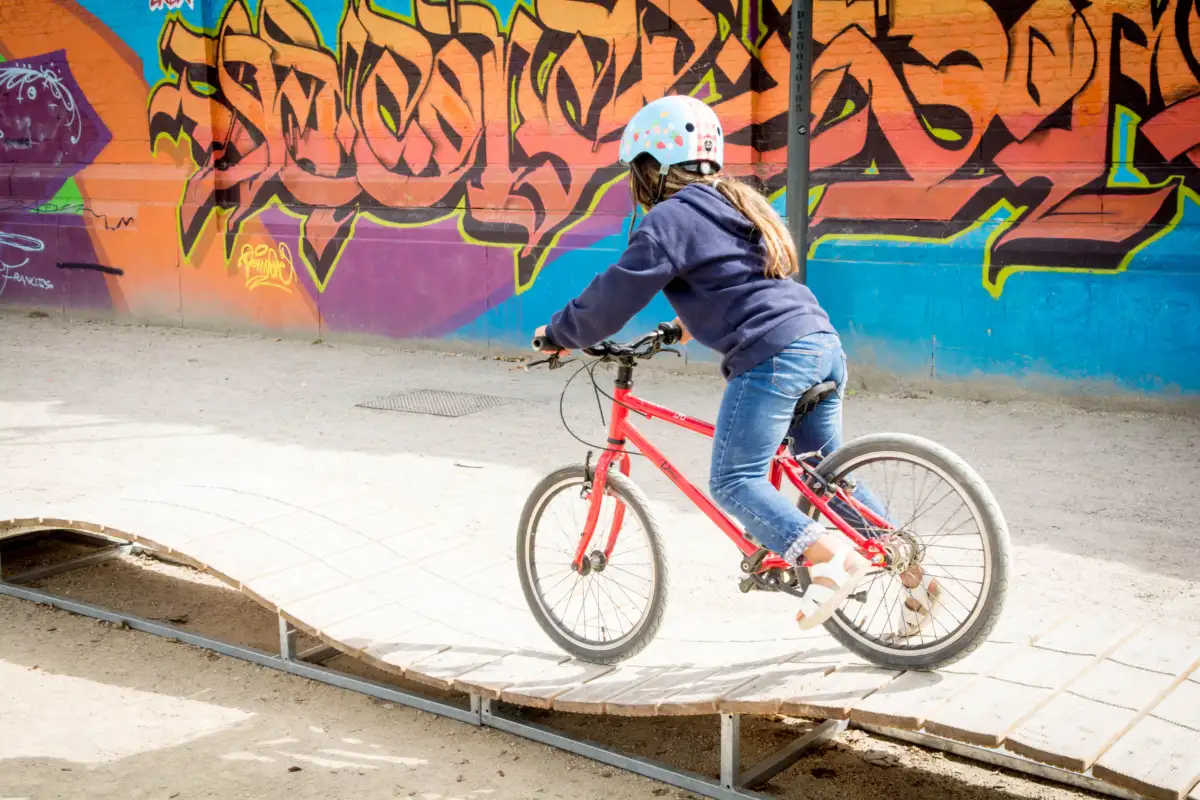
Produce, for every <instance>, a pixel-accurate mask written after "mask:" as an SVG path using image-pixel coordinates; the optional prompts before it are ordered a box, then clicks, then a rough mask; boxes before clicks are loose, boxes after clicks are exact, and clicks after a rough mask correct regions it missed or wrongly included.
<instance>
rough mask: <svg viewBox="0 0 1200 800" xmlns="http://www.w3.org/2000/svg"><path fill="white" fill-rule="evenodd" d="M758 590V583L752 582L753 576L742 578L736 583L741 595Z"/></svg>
mask: <svg viewBox="0 0 1200 800" xmlns="http://www.w3.org/2000/svg"><path fill="white" fill-rule="evenodd" d="M760 588H762V587H760V586H759V585H758V581H756V580H754V577H753V576H751V577H748V578H742V579H741V580H740V581H738V591H740V592H741V593H742V594H749V593H750V592H753V591H757V590H758V589H760Z"/></svg>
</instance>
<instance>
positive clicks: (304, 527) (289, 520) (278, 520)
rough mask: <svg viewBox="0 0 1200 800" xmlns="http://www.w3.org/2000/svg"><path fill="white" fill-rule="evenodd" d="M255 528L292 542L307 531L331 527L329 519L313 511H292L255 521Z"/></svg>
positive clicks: (280, 539)
mask: <svg viewBox="0 0 1200 800" xmlns="http://www.w3.org/2000/svg"><path fill="white" fill-rule="evenodd" d="M253 527H254V529H255V530H257V531H261V532H263V533H265V534H267V535H268V536H274V537H275V538H276V539H278V540H279V541H281V542H289V543H290V542H291V541H292V540H293V539H297V538H299V537H301V536H303V535H305V534H307V533H313V532H314V531H319V530H321V529H322V528H327V527H329V520H327V519H325V518H324V517H320V516H317V515H316V514H313V513H312V512H311V511H304V510H300V511H292V512H291V513H289V514H284V515H282V516H279V517H272V518H271V519H265V520H262V521H261V522H256V523H254V526H253Z"/></svg>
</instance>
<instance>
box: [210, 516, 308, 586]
mask: <svg viewBox="0 0 1200 800" xmlns="http://www.w3.org/2000/svg"><path fill="white" fill-rule="evenodd" d="M188 554H189V555H191V556H192V557H193V558H194V559H196V560H197V561H199V562H200V563H202V564H204V566H205V569H206V570H207V571H208V572H211V573H213V574H215V575H217V576H220V577H223V578H225V580H227V581H228V582H230V583H232V584H233V585H234V586H240V585H242V584H244V583H248V582H251V581H253V580H254V579H255V578H259V577H263V576H265V575H270V574H271V573H273V572H280V571H282V570H285V569H290V568H292V567H297V566H300V565H301V564H304V563H306V562H309V561H312V560H313V558H312V556H310V555H308V554H307V553H305V552H304V551H302V550H297V549H296V548H295V547H292V546H291V545H289V544H286V543H284V542H281V541H279V540H278V539H276V538H274V537H273V536H269V535H267V534H265V533H259V532H258V531H256V530H253V529H252V528H246V527H243V528H239V529H237V530H232V531H228V532H226V533H223V534H221V535H219V536H210V537H207V538H205V539H202V540H200V541H198V542H193V543H192V544H190V545H188Z"/></svg>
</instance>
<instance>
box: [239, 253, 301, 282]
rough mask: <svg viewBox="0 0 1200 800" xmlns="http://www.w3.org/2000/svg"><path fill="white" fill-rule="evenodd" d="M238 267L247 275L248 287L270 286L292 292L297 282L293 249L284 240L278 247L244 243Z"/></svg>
mask: <svg viewBox="0 0 1200 800" xmlns="http://www.w3.org/2000/svg"><path fill="white" fill-rule="evenodd" d="M238 269H240V270H241V271H242V273H243V274H244V275H245V277H246V288H247V289H257V288H259V287H260V286H268V287H271V288H273V289H282V290H283V291H285V292H290V291H291V290H292V284H294V283H295V282H296V268H295V266H294V264H293V263H292V253H291V250H289V249H288V246H287V245H286V244H284V243H282V242H280V243H279V246H278V247H272V246H271V245H269V244H258V245H251V244H246V245H242V252H241V254H240V255H239V256H238Z"/></svg>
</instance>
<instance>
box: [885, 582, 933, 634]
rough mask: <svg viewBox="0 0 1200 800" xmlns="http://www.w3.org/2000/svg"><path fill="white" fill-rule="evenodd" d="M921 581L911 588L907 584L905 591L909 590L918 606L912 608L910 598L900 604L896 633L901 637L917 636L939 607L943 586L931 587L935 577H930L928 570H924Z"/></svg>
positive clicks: (910, 595)
mask: <svg viewBox="0 0 1200 800" xmlns="http://www.w3.org/2000/svg"><path fill="white" fill-rule="evenodd" d="M922 573H923V574H922V576H921V582H920V583H918V584H917V585H916V586H914V587H912V588H911V589H910V588H908V587H907V586H905V587H904V591H906V592H908V596H909V597H910V598H912V599H913V600H914V601H916V604H917V608H912V607H910V606H909V605H908V598H905V601H904V602H903V603H901V604H900V622H901V625H900V629H899V630H897V631H896V635H897V636H898V637H900V638H905V639H907V638H908V637H910V636H916V635H917V634H919V633H920V632H921V631H922V629H924V627H925V625H926V623H928V622H929V621H930V620H931V619H933V612H934V610H935V609H936V608H937V606H938V604H939V602H940V599H941V594H942V587H941V586H936V587H932V588H931V584H932V583H933V581H934V579H933V578H931V577H929V573H928V572H924V571H923V570H922Z"/></svg>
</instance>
